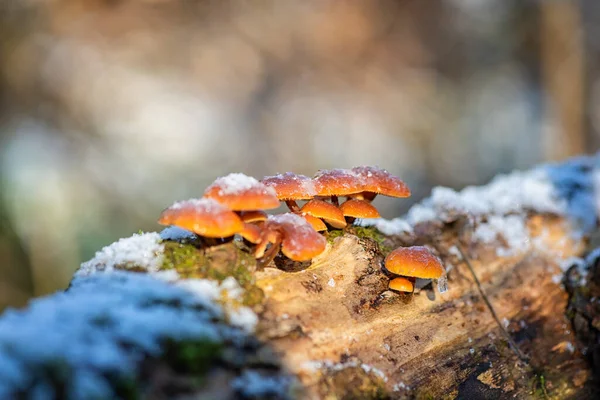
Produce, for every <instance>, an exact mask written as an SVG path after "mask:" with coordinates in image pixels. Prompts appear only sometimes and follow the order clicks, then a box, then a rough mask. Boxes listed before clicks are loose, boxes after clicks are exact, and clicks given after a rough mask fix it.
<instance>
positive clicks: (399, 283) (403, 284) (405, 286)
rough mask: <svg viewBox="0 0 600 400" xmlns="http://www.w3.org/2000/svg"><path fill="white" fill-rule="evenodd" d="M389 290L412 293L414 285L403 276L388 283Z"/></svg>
mask: <svg viewBox="0 0 600 400" xmlns="http://www.w3.org/2000/svg"><path fill="white" fill-rule="evenodd" d="M389 287H390V289H392V290H397V291H398V292H408V293H412V292H413V291H414V290H415V285H414V284H413V283H412V282H411V281H410V280H408V278H405V277H403V276H399V277H397V278H394V279H392V280H391V281H390V286H389Z"/></svg>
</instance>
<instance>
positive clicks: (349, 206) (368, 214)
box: [340, 199, 381, 224]
mask: <svg viewBox="0 0 600 400" xmlns="http://www.w3.org/2000/svg"><path fill="white" fill-rule="evenodd" d="M340 210H341V211H342V213H343V214H344V217H346V221H347V222H348V223H349V224H351V223H352V222H354V219H356V218H379V217H381V215H379V211H377V209H376V208H375V207H374V206H373V205H372V204H371V203H369V202H368V201H366V200H359V199H349V200H346V201H345V202H344V203H342V205H341V206H340Z"/></svg>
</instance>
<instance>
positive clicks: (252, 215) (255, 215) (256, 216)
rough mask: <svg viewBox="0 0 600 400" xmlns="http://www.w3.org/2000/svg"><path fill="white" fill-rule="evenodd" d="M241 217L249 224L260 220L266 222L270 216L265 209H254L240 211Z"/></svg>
mask: <svg viewBox="0 0 600 400" xmlns="http://www.w3.org/2000/svg"><path fill="white" fill-rule="evenodd" d="M240 217H241V218H242V221H244V222H245V223H247V224H256V223H260V222H265V221H266V220H267V218H268V217H269V216H268V215H267V213H266V212H264V211H261V210H252V211H242V212H240Z"/></svg>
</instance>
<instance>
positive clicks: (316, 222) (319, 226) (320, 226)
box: [302, 214, 327, 232]
mask: <svg viewBox="0 0 600 400" xmlns="http://www.w3.org/2000/svg"><path fill="white" fill-rule="evenodd" d="M302 218H304V219H305V220H307V221H308V223H309V224H311V225H312V227H313V229H314V230H315V231H317V232H323V231H326V230H327V225H325V222H323V221H321V220H320V219H319V218H317V217H313V216H312V215H308V214H304V215H303V216H302Z"/></svg>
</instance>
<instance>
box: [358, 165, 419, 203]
mask: <svg viewBox="0 0 600 400" xmlns="http://www.w3.org/2000/svg"><path fill="white" fill-rule="evenodd" d="M352 171H353V172H354V173H355V174H356V175H358V176H359V177H360V178H361V179H362V181H363V182H364V190H363V192H370V193H377V194H382V195H384V196H390V197H410V189H409V188H408V186H406V183H404V181H402V180H401V179H400V178H398V177H396V176H394V175H392V174H390V173H389V172H388V171H386V170H385V169H381V168H378V167H371V166H362V167H354V168H352ZM372 197H374V196H372ZM365 198H367V199H368V198H369V196H365Z"/></svg>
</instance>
